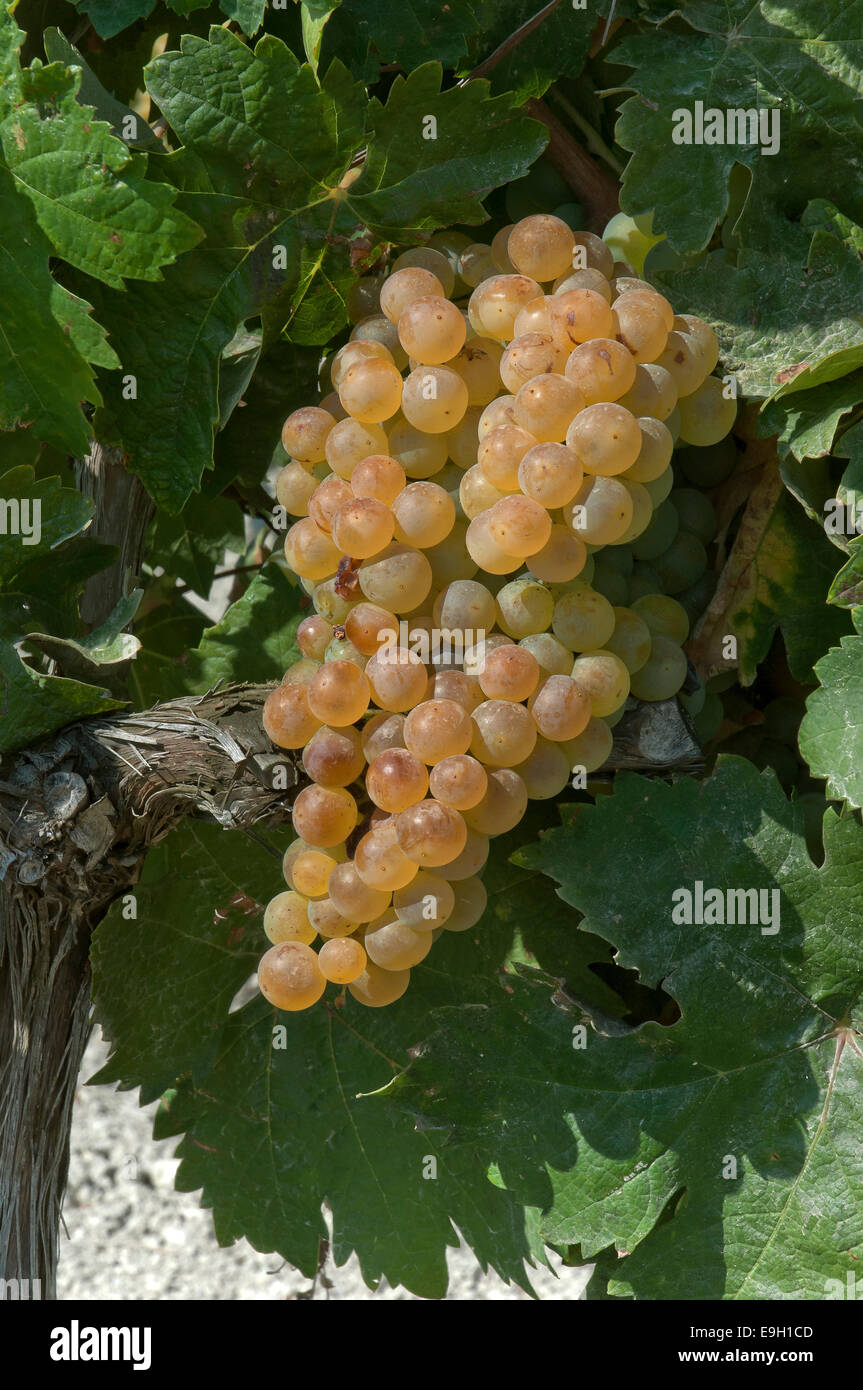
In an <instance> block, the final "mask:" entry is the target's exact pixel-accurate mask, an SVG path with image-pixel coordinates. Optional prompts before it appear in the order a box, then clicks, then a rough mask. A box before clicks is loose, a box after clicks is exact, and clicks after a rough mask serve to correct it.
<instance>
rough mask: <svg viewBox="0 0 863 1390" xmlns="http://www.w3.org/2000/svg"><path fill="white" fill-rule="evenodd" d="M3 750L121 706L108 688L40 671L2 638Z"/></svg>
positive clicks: (0, 749)
mask: <svg viewBox="0 0 863 1390" xmlns="http://www.w3.org/2000/svg"><path fill="white" fill-rule="evenodd" d="M0 684H2V691H0V753H9V752H11V751H13V750H14V749H16V748H21V747H24V746H26V744H28V743H33V742H35V740H36V739H40V738H43V737H44V736H45V735H46V734H52V733H54V732H55V731H56V730H57V729H62V728H64V726H65V725H66V724H69V723H71V722H72V720H74V719H83V718H84V717H86V716H87V715H90V714H102V713H104V712H105V711H106V710H111V709H120V708H121V707H122V705H123V704H124V703H125V702H124V701H122V700H115V699H114V697H113V696H112V695H111V694H110V693H109V691H107V690H102V689H100V688H99V687H97V686H94V685H82V684H81V683H80V682H78V681H74V680H65V679H61V678H60V677H58V676H45V675H40V674H39V672H37V671H34V670H33V668H32V667H31V666H28V665H26V664H25V662H23V661H22V660H21V658H20V656H19V655H18V653H17V652H16V650H15V648H14V647H13V646H11V645H10V644H9V643H8V642H6V641H5V640H3V639H2V638H0Z"/></svg>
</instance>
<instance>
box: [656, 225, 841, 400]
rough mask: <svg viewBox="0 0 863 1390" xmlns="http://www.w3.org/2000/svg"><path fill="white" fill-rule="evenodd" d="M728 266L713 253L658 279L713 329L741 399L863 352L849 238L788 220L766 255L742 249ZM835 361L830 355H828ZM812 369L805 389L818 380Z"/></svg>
mask: <svg viewBox="0 0 863 1390" xmlns="http://www.w3.org/2000/svg"><path fill="white" fill-rule="evenodd" d="M737 261H738V263H737V265H736V266H735V265H734V264H733V262H732V260H731V258H730V257H729V254H728V253H727V252H725V251H713V252H711V253H710V254H709V255H707V256H705V257H704V258H703V259H702V260H701V261H700V262H699V263H698V265H697V266H696V267H695V268H694V269H686V270H678V271H670V272H665V273H663V274H662V275H661V277H657V280H658V282H661V284H662V285H663V286H664V289H665V292H667V293H668V294H669V295H670V296H671V297H672V299H673V300H674V302H675V303H676V304H686V311H687V313H693V314H701V315H703V317H704V318H706V319H707V320H708V321H709V322H710V323H711V324H712V325H713V327H714V328H715V330H716V333H717V336H718V337H719V343H720V360H721V361H722V364H723V369H724V370H725V371H726V372H729V373H731V374H733V375H734V376H736V378H737V381H738V384H739V387H740V390H741V391H742V392H743V393H744V394H745V395H747V396H754V397H764V398H767V397H770V396H773V395H774V393H775V392H776V389H777V387H779V386H781V385H782V384H783V383H784V382H788V381H791V380H794V379H796V378H797V377H799V376H801V373H802V370H803V368H805V367H807V366H808V367H809V368H810V369H812V368H815V367H818V366H819V364H824V365H825V368H826V367H827V364H830V365H829V374H835V375H836V376H843V375H845V374H846V372H848V371H850V370H851V369H852V367H853V365H854V359H853V357H852V358H851V361H850V363H849V362H848V360H847V357H846V358H844V359H843V358H842V357H841V354H842V352H843V350H845V349H852V348H853V350H854V352H855V353H856V352H857V351H858V350H860V351H861V352H863V325H861V323H860V321H859V317H860V316H859V315H858V314H856V313H855V311H854V305H855V304H858V303H860V302H861V299H863V264H861V261H860V258H859V256H858V255H857V253H856V252H855V250H854V249H853V245H852V244H851V243H850V242H843V241H840V240H838V239H837V238H835V237H833V236H830V235H829V234H827V233H825V232H822V231H816V232H815V233H814V234H812V235H811V236H810V234H809V233H808V232H807V231H806V229H805V227H803V226H800V225H797V224H793V223H790V222H787V223H783V224H782V227H781V229H779V228H777V229H776V242H775V245H774V246H773V248H772V250H771V251H770V253H767V252H762V251H741V252H740V253H739V254H738V258H737ZM834 359H835V360H834ZM819 379H820V378H819V376H817V375H816V374H814V373H812V374H811V375H810V376H809V377H808V380H809V382H810V384H811V385H812V386H815V385H817V384H818V382H819Z"/></svg>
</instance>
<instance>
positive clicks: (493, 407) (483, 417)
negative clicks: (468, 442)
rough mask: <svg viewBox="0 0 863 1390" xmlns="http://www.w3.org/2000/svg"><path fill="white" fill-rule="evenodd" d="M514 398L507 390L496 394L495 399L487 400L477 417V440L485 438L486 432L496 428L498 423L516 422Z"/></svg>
mask: <svg viewBox="0 0 863 1390" xmlns="http://www.w3.org/2000/svg"><path fill="white" fill-rule="evenodd" d="M515 399H516V398H515V396H511V395H510V394H509V393H508V392H507V393H506V395H503V396H498V397H497V399H496V400H493V401H489V403H488V405H487V406H486V407H485V409H484V410H483V411H482V413H481V414H480V417H479V423H478V425H477V437H478V439H479V440H483V439H485V437H486V435H487V434H490V433H491V431H492V430H496V429H497V428H498V427H499V426H500V425H515V424H517V423H518V422H517V421H516V418H515V414H514V409H513V408H514V406H515Z"/></svg>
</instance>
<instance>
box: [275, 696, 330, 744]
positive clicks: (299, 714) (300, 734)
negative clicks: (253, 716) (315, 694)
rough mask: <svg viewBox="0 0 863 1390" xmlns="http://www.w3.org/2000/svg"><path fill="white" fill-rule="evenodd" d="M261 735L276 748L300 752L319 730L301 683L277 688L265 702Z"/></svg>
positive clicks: (318, 724) (318, 722)
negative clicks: (262, 732)
mask: <svg viewBox="0 0 863 1390" xmlns="http://www.w3.org/2000/svg"><path fill="white" fill-rule="evenodd" d="M262 719H263V725H264V732H265V733H266V735H267V738H268V739H270V740H271V741H272V742H273V743H275V744H276V745H277V746H278V747H279V748H303V747H304V746H305V745H306V743H307V742H308V741H309V739H310V738H311V737H312V735H313V734H314V733H315V732H316V730H318V729H319V728H320V727H321V723H322V720H320V719H318V718H317V716H316V715H315V714H313V713H312V710H311V708H310V706H309V697H308V689H307V687H306V686H305V685H304V684H302V683H301V682H294V683H292V684H290V685H280V686H277V687H276V689H275V690H272V691H270V694H269V695H268V696H267V698H266V700H265V701H264V710H263V715H262Z"/></svg>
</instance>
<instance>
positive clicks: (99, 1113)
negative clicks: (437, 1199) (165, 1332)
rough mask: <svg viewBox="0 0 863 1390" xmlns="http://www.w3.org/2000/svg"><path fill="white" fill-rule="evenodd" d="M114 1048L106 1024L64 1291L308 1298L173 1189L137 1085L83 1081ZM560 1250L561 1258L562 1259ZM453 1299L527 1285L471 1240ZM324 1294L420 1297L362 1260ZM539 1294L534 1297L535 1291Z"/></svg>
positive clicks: (165, 1147)
mask: <svg viewBox="0 0 863 1390" xmlns="http://www.w3.org/2000/svg"><path fill="white" fill-rule="evenodd" d="M107 1051H108V1049H107V1047H106V1045H105V1044H104V1042H103V1041H102V1040H101V1038H100V1036H99V1035H98V1033H96V1034H95V1035H94V1037H93V1038H92V1039H91V1041H90V1044H89V1046H88V1048H87V1052H86V1054H85V1056H84V1062H83V1065H82V1068H81V1078H80V1086H79V1089H78V1092H77V1095H76V1097H75V1112H74V1120H73V1123H72V1156H71V1166H70V1174H69V1187H68V1191H67V1194H66V1204H65V1208H64V1217H65V1224H66V1233H64V1236H63V1237H61V1248H60V1267H59V1277H58V1295H59V1297H60V1298H61V1299H87V1300H93V1301H99V1300H101V1299H107V1298H121V1299H142V1298H154V1299H180V1300H182V1299H207V1300H210V1299H285V1298H292V1297H296V1296H297V1295H298V1294H304V1295H306V1296H308V1292H309V1289H310V1284H309V1280H308V1279H306V1278H305V1276H304V1275H302V1274H300V1273H298V1272H297V1270H295V1269H292V1268H291V1266H290V1265H287V1264H284V1263H283V1262H282V1261H281V1260H280V1259H279V1257H278V1256H277V1255H262V1254H259V1253H258V1251H256V1250H253V1249H252V1247H251V1246H250V1245H248V1244H247V1243H246V1242H245V1241H240V1242H238V1243H237V1244H236V1245H233V1246H231V1247H229V1248H228V1249H220V1248H219V1246H218V1245H217V1243H216V1239H215V1236H214V1235H213V1227H212V1219H211V1216H210V1213H209V1212H208V1211H204V1210H203V1209H202V1208H201V1207H199V1206H198V1205H197V1197H196V1194H195V1193H190V1192H175V1191H174V1173H175V1172H176V1169H177V1166H178V1165H177V1162H176V1160H175V1159H174V1157H173V1150H174V1148H175V1146H176V1144H177V1142H178V1141H177V1140H176V1139H165V1140H162V1141H161V1142H160V1143H155V1142H154V1140H153V1139H152V1137H151V1135H152V1123H153V1116H152V1112H153V1110H154V1109H155V1105H152V1106H147V1107H146V1108H144V1109H141V1108H139V1106H138V1100H137V1095H138V1093H137V1091H118V1090H116V1089H115V1088H114V1087H112V1086H85V1084H84V1083H85V1081H86V1080H87V1078H88V1077H90V1076H92V1075H93V1073H94V1072H95V1071H97V1070H98V1069H99V1067H100V1066H102V1065H103V1062H104V1061H105V1058H106V1057H107ZM554 1258H555V1257H553V1256H552V1259H554ZM555 1268H556V1271H557V1272H558V1274H559V1277H556V1276H555V1274H554V1273H551V1272H550V1271H548V1270H542V1269H540V1270H536V1271H534V1273H533V1276H532V1283H533V1285H534V1287H535V1289H536V1291H537V1293H538V1294H539V1296H540V1298H543V1299H555V1300H559V1299H564V1300H569V1299H578V1298H581V1297H582V1292H583V1289H584V1286H585V1284H586V1283H587V1280H588V1278H589V1270H585V1269H564V1268H562V1267H561V1266H560V1265H559V1263H556V1265H555ZM449 1269H450V1289H449V1293H448V1294H447V1298H448V1299H455V1300H461V1299H528V1295H527V1294H525V1293H523V1292H522V1290H521V1289H517V1288H512V1287H511V1286H509V1285H507V1284H504V1283H503V1282H502V1281H501V1280H500V1279H499V1278H498V1277H497V1275H495V1274H483V1272H482V1270H481V1269H480V1267H479V1265H478V1264H477V1262H476V1260H475V1258H474V1256H473V1254H472V1253H471V1251H470V1250H469V1249H468V1248H467V1247H466V1246H462V1247H461V1248H459V1249H457V1250H453V1251H451V1252H450V1255H449ZM325 1279H326V1281H327V1282H328V1283H329V1285H330V1287H329V1288H327V1287H326V1286H325V1284H324V1282H323V1281H320V1280H319V1281H318V1284H317V1287H316V1288H315V1290H314V1293H313V1295H312V1296H313V1297H314V1298H316V1299H324V1298H330V1299H401V1300H409V1301H422V1300H414V1295H413V1294H410V1293H407V1292H406V1291H405V1290H404V1289H391V1288H390V1287H389V1286H388V1285H387V1284H386V1283H384V1284H382V1285H381V1287H380V1288H379V1289H378V1290H377V1291H376V1292H374V1293H373V1292H372V1291H371V1290H370V1289H369V1288H367V1287H366V1285H365V1284H364V1282H363V1279H362V1276H361V1274H360V1268H359V1264H358V1262H357V1260H356V1258H351V1259H350V1260H349V1261H348V1263H347V1264H346V1265H342V1266H341V1268H338V1269H337V1268H336V1267H335V1266H334V1265H333V1264H332V1261H329V1262H328V1264H327V1267H326V1270H325ZM528 1301H529V1300H528Z"/></svg>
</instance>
